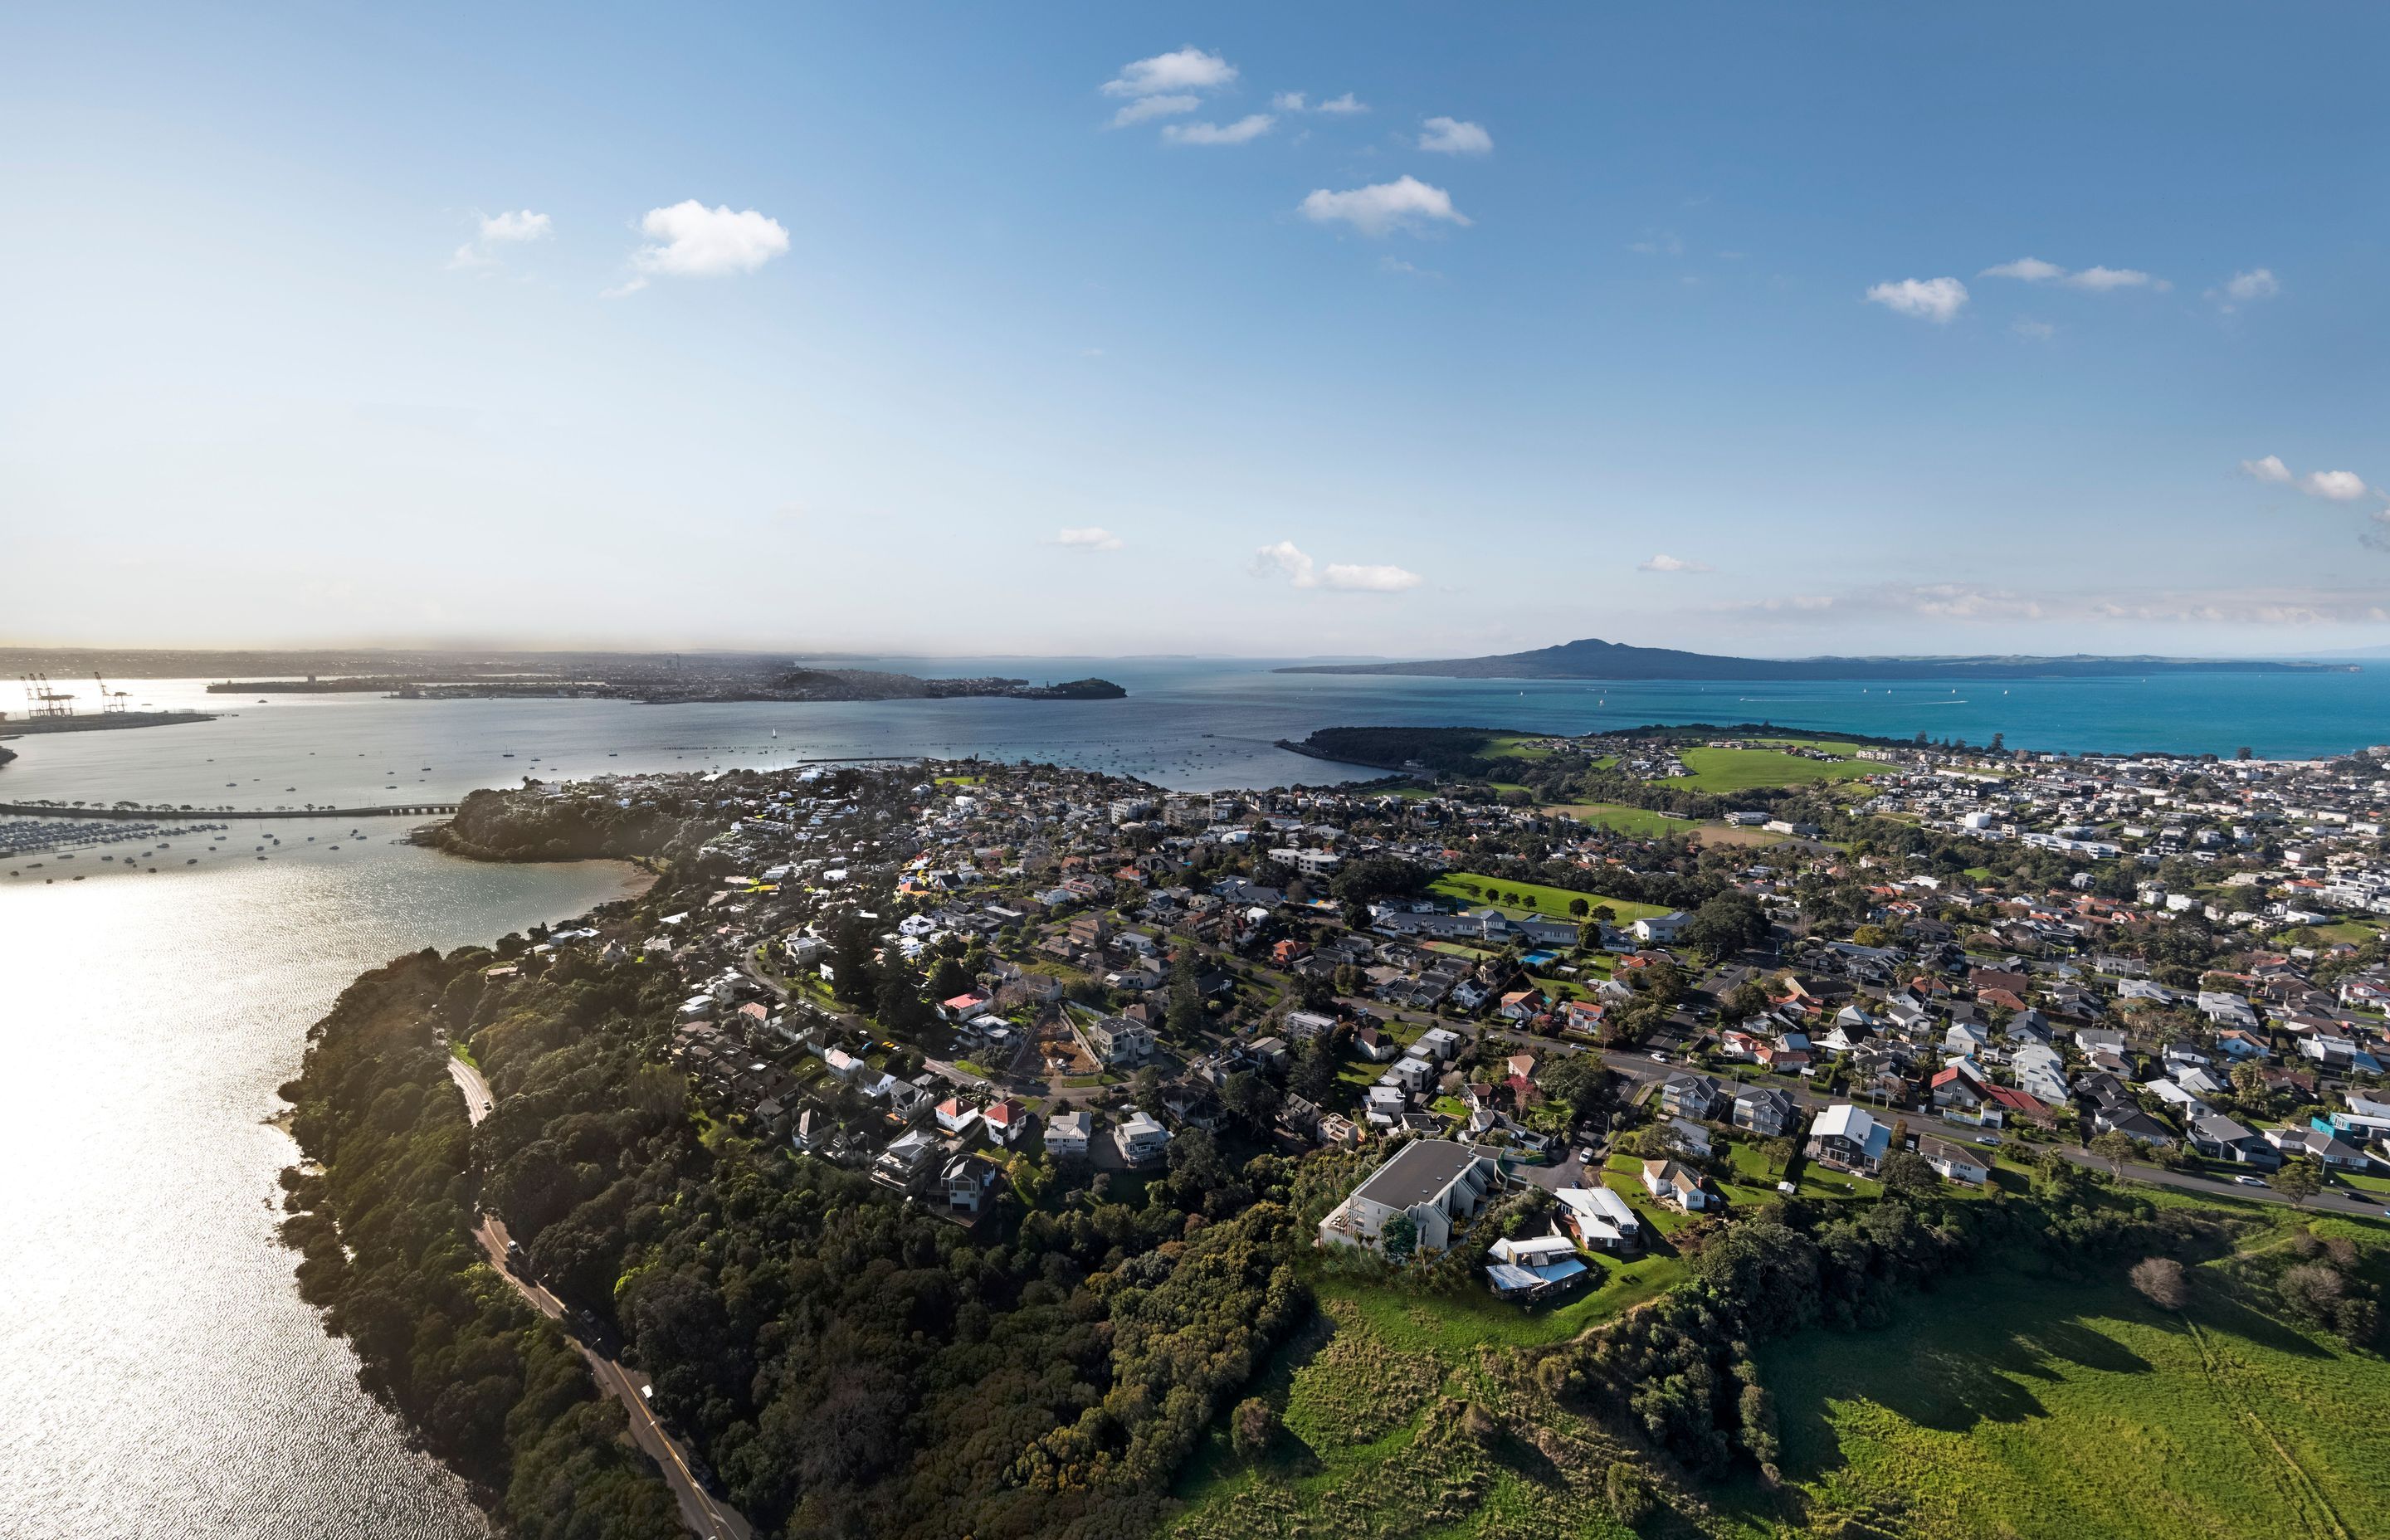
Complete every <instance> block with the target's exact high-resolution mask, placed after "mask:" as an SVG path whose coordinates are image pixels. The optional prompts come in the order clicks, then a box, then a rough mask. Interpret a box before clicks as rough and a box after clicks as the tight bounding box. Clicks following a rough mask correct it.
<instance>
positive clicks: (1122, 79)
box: [1104, 44, 1237, 96]
mask: <svg viewBox="0 0 2390 1540" xmlns="http://www.w3.org/2000/svg"><path fill="white" fill-rule="evenodd" d="M1236 78H1237V67H1236V66H1235V65H1233V64H1231V63H1229V62H1228V61H1227V59H1225V58H1221V57H1220V56H1219V55H1217V54H1207V53H1205V52H1204V51H1203V50H1202V49H1201V48H1198V47H1196V46H1195V45H1192V44H1189V45H1187V46H1186V47H1184V48H1179V49H1176V50H1175V51H1173V52H1171V53H1167V54H1156V55H1154V56H1153V57H1152V58H1141V59H1138V60H1137V61H1136V62H1135V63H1133V64H1125V65H1123V66H1122V67H1121V72H1120V73H1119V74H1118V75H1117V76H1115V77H1114V78H1112V79H1111V80H1108V81H1106V82H1104V95H1105V96H1167V95H1172V94H1176V93H1182V92H1188V91H1216V90H1218V89H1219V88H1220V87H1221V86H1224V85H1226V84H1227V83H1229V82H1230V81H1233V80H1235V79H1236Z"/></svg>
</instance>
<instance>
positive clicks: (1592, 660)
mask: <svg viewBox="0 0 2390 1540" xmlns="http://www.w3.org/2000/svg"><path fill="white" fill-rule="evenodd" d="M1274 672H1276V673H1279V674H1413V675H1419V676H1422V677H1428V678H1436V679H1747V680H1762V679H2101V678H2113V677H2116V676H2119V675H2123V674H2354V673H2356V672H2358V665H2357V664H2355V663H2310V662H2294V661H2266V660H2255V659H2235V658H2151V657H2124V658H2101V657H2094V656H2091V655H2089V654H2086V653H2076V654H2073V655H2070V656H2067V657H2063V658H2029V657H2016V656H1982V657H1960V658H1904V657H1887V658H1727V657H1719V656H1716V655H1715V654H1712V653H1706V652H1681V651H1678V650H1677V649H1676V648H1664V647H1634V646H1630V645H1628V644H1626V643H1623V642H1605V641H1601V640H1600V639H1598V638H1593V637H1588V638H1587V639H1585V640H1582V641H1574V642H1562V643H1561V645H1559V646H1558V647H1547V648H1536V650H1534V651H1532V652H1505V653H1498V654H1497V655H1495V656H1493V657H1490V658H1446V659H1441V660H1432V661H1419V662H1391V663H1304V664H1299V665H1294V666H1291V667H1287V668H1281V669H1278V670H1275V671H1274Z"/></svg>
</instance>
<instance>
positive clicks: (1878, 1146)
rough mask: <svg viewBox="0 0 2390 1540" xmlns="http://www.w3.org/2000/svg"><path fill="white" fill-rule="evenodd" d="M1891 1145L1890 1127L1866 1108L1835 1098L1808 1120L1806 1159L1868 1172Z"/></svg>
mask: <svg viewBox="0 0 2390 1540" xmlns="http://www.w3.org/2000/svg"><path fill="white" fill-rule="evenodd" d="M1891 1148H1892V1130H1891V1129H1889V1128H1886V1127H1885V1126H1884V1125H1883V1124H1882V1123H1878V1122H1876V1121H1875V1119H1874V1118H1873V1117H1872V1116H1870V1114H1869V1113H1868V1112H1867V1111H1866V1110H1863V1109H1861V1108H1857V1107H1854V1106H1852V1105H1851V1104H1850V1103H1849V1102H1837V1103H1835V1104H1834V1105H1833V1106H1831V1107H1829V1108H1827V1109H1826V1110H1824V1111H1822V1112H1820V1113H1818V1116H1817V1117H1816V1119H1815V1120H1813V1121H1812V1122H1811V1123H1810V1124H1809V1144H1808V1151H1807V1153H1808V1156H1809V1159H1811V1160H1813V1161H1817V1162H1818V1164H1819V1165H1822V1166H1831V1167H1832V1168H1833V1169H1834V1170H1836V1171H1853V1172H1858V1173H1861V1174H1865V1175H1869V1176H1872V1175H1874V1174H1876V1172H1877V1170H1878V1169H1879V1168H1880V1167H1881V1166H1882V1164H1883V1158H1884V1156H1885V1155H1886V1154H1887V1153H1889V1152H1890V1150H1891Z"/></svg>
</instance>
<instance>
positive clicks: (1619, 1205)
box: [1552, 1187, 1643, 1253]
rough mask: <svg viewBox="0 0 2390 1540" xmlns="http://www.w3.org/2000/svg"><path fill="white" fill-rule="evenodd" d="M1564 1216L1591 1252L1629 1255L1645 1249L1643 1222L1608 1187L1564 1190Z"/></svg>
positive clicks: (1560, 1197)
mask: <svg viewBox="0 0 2390 1540" xmlns="http://www.w3.org/2000/svg"><path fill="white" fill-rule="evenodd" d="M1552 1196H1553V1197H1554V1198H1555V1199H1557V1200H1559V1201H1560V1204H1561V1215H1562V1217H1563V1218H1564V1219H1565V1220H1566V1221H1567V1224H1568V1226H1569V1229H1570V1231H1571V1232H1572V1233H1574V1235H1575V1237H1576V1238H1577V1243H1578V1244H1579V1245H1581V1246H1583V1247H1585V1248H1586V1249H1587V1251H1612V1252H1618V1253H1629V1252H1634V1251H1641V1250H1642V1249H1643V1222H1642V1221H1641V1220H1640V1219H1638V1218H1637V1217H1636V1215H1635V1210H1634V1208H1633V1207H1632V1206H1630V1205H1629V1204H1628V1203H1627V1201H1626V1200H1625V1199H1624V1198H1622V1197H1620V1196H1619V1195H1618V1194H1617V1193H1615V1192H1613V1191H1612V1190H1611V1189H1610V1188H1608V1187H1562V1188H1561V1189H1560V1190H1559V1191H1558V1192H1555V1193H1554V1194H1552Z"/></svg>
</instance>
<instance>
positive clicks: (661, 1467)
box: [448, 1054, 754, 1540]
mask: <svg viewBox="0 0 2390 1540" xmlns="http://www.w3.org/2000/svg"><path fill="white" fill-rule="evenodd" d="M448 1076H449V1078H450V1079H451V1080H454V1081H455V1082H456V1084H457V1086H458V1088H459V1089H461V1090H462V1091H463V1092H464V1093H465V1111H466V1115H467V1116H468V1117H469V1118H470V1119H471V1120H472V1121H473V1122H475V1123H480V1122H481V1121H482V1118H483V1117H485V1116H487V1115H488V1111H487V1110H488V1108H489V1106H490V1104H491V1103H492V1101H493V1100H494V1099H495V1098H494V1097H492V1096H491V1095H490V1083H489V1082H488V1081H487V1080H486V1079H484V1078H482V1072H481V1071H479V1070H477V1069H475V1068H473V1066H471V1065H470V1064H468V1063H466V1062H465V1061H464V1060H463V1059H458V1058H456V1056H455V1055H454V1054H451V1055H450V1056H449V1058H448ZM473 1234H474V1237H475V1238H477V1239H478V1240H480V1241H481V1243H482V1251H484V1252H485V1253H487V1255H488V1256H489V1259H490V1265H491V1266H493V1267H495V1268H496V1269H497V1270H498V1276H499V1277H503V1278H505V1279H506V1280H507V1281H508V1283H510V1284H512V1285H514V1288H515V1292H516V1293H518V1294H520V1295H521V1296H522V1297H523V1298H524V1299H525V1300H526V1301H528V1302H529V1303H530V1304H531V1307H532V1308H533V1310H536V1311H538V1312H539V1313H540V1314H541V1315H545V1316H546V1317H547V1318H548V1319H549V1320H551V1321H554V1322H556V1323H557V1324H558V1325H559V1326H560V1327H562V1328H564V1335H565V1340H566V1341H570V1342H571V1343H572V1345H573V1347H574V1348H576V1349H578V1350H579V1352H580V1354H581V1356H582V1357H583V1358H584V1359H585V1360H587V1362H588V1365H589V1372H590V1374H591V1375H593V1376H594V1377H595V1378H596V1379H597V1380H598V1388H599V1389H601V1390H603V1391H604V1392H606V1393H607V1394H609V1395H611V1396H612V1397H613V1398H614V1399H615V1400H616V1401H619V1402H621V1403H622V1405H623V1411H624V1413H625V1414H627V1415H628V1417H629V1418H630V1423H631V1437H632V1439H633V1440H634V1441H635V1442H636V1444H638V1446H639V1447H640V1448H641V1449H642V1450H644V1451H646V1453H647V1456H648V1457H649V1459H652V1460H654V1461H655V1462H656V1469H657V1470H658V1471H659V1472H660V1473H662V1476H663V1479H664V1482H665V1483H666V1484H667V1485H669V1486H670V1487H671V1488H672V1489H673V1495H674V1496H675V1498H677V1499H678V1500H679V1503H680V1514H681V1519H682V1520H683V1521H685V1522H686V1523H687V1525H688V1527H689V1530H690V1532H691V1533H692V1534H700V1535H702V1536H704V1537H705V1540H752V1537H753V1534H754V1532H753V1531H752V1529H751V1528H750V1527H749V1526H748V1523H747V1521H746V1520H745V1519H744V1518H742V1517H740V1516H739V1512H738V1510H737V1509H735V1508H731V1507H729V1506H728V1505H727V1504H725V1503H722V1502H720V1501H718V1500H717V1499H716V1498H715V1497H714V1495H713V1494H712V1493H710V1492H708V1491H706V1490H705V1487H704V1485H703V1483H701V1482H699V1481H698V1479H697V1475H696V1472H695V1471H694V1470H693V1469H692V1468H691V1466H690V1463H689V1457H688V1453H687V1450H685V1449H683V1448H682V1447H681V1445H680V1443H679V1442H678V1441H677V1440H675V1438H674V1437H673V1436H672V1435H671V1434H670V1433H667V1432H666V1431H664V1427H663V1424H662V1423H661V1422H659V1421H657V1420H656V1414H655V1412H654V1411H653V1410H652V1409H651V1408H650V1407H649V1405H648V1399H647V1397H646V1396H645V1395H643V1394H642V1393H640V1392H642V1391H644V1390H645V1389H646V1387H647V1383H648V1377H647V1376H646V1375H644V1374H641V1373H639V1372H638V1371H637V1370H636V1369H632V1368H626V1367H623V1365H622V1364H620V1363H617V1362H616V1361H615V1360H613V1359H611V1358H609V1357H607V1356H606V1355H605V1354H601V1353H599V1352H598V1351H597V1350H596V1349H595V1348H593V1347H591V1346H590V1345H589V1344H588V1343H587V1342H586V1341H583V1340H582V1339H581V1337H580V1336H579V1335H578V1334H576V1333H575V1332H574V1331H573V1330H572V1316H571V1315H570V1314H569V1313H568V1312H567V1311H566V1309H565V1305H564V1302H563V1301H562V1300H559V1299H558V1298H557V1297H556V1296H555V1295H553V1294H551V1293H549V1292H548V1291H547V1290H546V1289H543V1288H541V1287H540V1286H539V1285H538V1284H537V1283H535V1282H533V1281H532V1280H531V1279H530V1278H527V1277H522V1276H521V1275H520V1274H518V1273H517V1272H516V1271H515V1270H514V1268H513V1267H512V1266H511V1265H509V1264H508V1260H507V1246H508V1242H509V1241H510V1240H511V1239H512V1237H510V1236H508V1234H507V1226H506V1221H504V1220H502V1219H500V1218H499V1217H498V1216H497V1215H495V1214H491V1213H485V1214H482V1216H481V1223H480V1225H478V1226H475V1228H474V1231H473Z"/></svg>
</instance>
